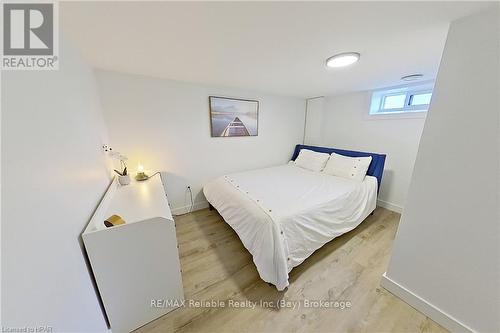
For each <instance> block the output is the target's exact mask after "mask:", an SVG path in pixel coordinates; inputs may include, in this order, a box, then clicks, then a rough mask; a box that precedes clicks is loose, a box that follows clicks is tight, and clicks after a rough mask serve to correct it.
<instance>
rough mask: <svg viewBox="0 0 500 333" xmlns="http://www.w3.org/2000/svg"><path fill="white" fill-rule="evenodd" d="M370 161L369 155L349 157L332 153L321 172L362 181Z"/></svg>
mask: <svg viewBox="0 0 500 333" xmlns="http://www.w3.org/2000/svg"><path fill="white" fill-rule="evenodd" d="M371 161H372V157H371V156H368V157H349V156H344V155H339V154H335V153H332V154H331V155H330V159H329V160H328V163H327V164H326V166H325V169H324V170H323V172H324V173H326V174H328V175H332V176H338V177H344V178H347V179H352V180H355V181H358V182H362V181H363V180H364V179H365V176H366V172H367V171H368V167H369V166H370V163H371Z"/></svg>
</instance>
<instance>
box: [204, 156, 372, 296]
mask: <svg viewBox="0 0 500 333" xmlns="http://www.w3.org/2000/svg"><path fill="white" fill-rule="evenodd" d="M203 193H204V194H205V197H206V198H207V200H208V202H210V204H212V206H214V207H215V208H216V209H217V211H218V212H219V213H220V215H221V216H222V217H223V218H224V220H225V221H226V222H227V223H228V224H229V225H230V226H231V227H232V228H233V229H234V230H235V231H236V233H237V234H238V236H239V237H240V239H241V241H242V242H243V245H244V246H245V247H246V248H247V249H248V251H250V253H251V254H252V256H253V261H254V263H255V265H256V266H257V270H258V272H259V275H260V277H261V278H262V280H264V281H266V282H270V283H272V284H274V285H275V286H276V287H277V288H278V290H283V289H285V288H286V287H287V286H288V273H289V272H290V271H291V270H292V268H293V267H295V266H297V265H299V264H300V263H301V262H302V261H304V260H305V259H306V258H307V257H309V256H310V255H311V254H312V253H313V252H314V251H315V250H317V249H318V248H320V247H321V246H323V245H324V244H326V243H328V242H329V241H331V240H332V239H334V238H335V237H337V236H339V235H342V234H343V233H346V232H348V231H350V230H352V229H354V228H355V227H356V226H358V225H359V224H360V223H361V222H362V221H363V220H364V219H365V218H366V217H367V216H368V215H369V214H370V213H371V212H372V211H373V210H374V209H375V206H376V198H377V179H376V178H375V177H371V176H367V177H366V178H365V180H364V181H363V182H362V183H359V182H355V181H352V180H348V179H344V178H340V177H335V176H330V175H325V174H322V173H319V172H312V171H308V170H305V169H302V168H299V167H296V166H294V165H293V164H288V165H283V166H278V167H273V168H266V169H258V170H253V171H248V172H242V173H235V174H231V175H227V176H223V177H220V178H217V179H215V180H213V181H212V182H210V183H208V184H207V185H206V186H205V187H204V188H203Z"/></svg>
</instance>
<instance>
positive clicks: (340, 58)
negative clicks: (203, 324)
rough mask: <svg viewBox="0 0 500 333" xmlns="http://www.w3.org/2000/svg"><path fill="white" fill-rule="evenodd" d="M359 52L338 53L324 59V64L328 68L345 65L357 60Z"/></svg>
mask: <svg viewBox="0 0 500 333" xmlns="http://www.w3.org/2000/svg"><path fill="white" fill-rule="evenodd" d="M359 57H360V54H359V53H357V52H345V53H339V54H336V55H334V56H333V57H330V58H328V59H326V66H327V67H330V68H339V67H346V66H349V65H352V64H354V63H355V62H358V60H359Z"/></svg>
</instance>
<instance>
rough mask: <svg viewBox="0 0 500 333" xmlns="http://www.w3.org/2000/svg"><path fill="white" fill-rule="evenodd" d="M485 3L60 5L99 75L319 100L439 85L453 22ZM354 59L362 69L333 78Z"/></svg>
mask: <svg viewBox="0 0 500 333" xmlns="http://www.w3.org/2000/svg"><path fill="white" fill-rule="evenodd" d="M488 5H489V4H487V3H478V2H441V3H436V2H413V3H408V2H350V3H348V2H314V3H307V2H289V3H286V2H274V3H265V2H252V3H251V2H232V3H230V2H226V3H220V2H218V3H214V2H211V3H210V2H204V3H200V2H196V3H193V2H184V3H180V2H62V3H61V5H60V26H61V31H62V33H63V34H64V35H66V36H69V38H70V39H71V40H73V42H74V43H75V44H76V45H78V46H79V47H80V48H81V50H82V52H83V54H84V56H85V57H86V59H87V60H88V61H89V62H90V63H91V64H92V65H93V66H95V67H98V68H103V69H108V70H115V71H120V72H127V73H134V74H142V75H148V76H154V77H162V78H168V79H173V80H179V81H187V82H197V83H203V84H212V85H220V86H228V87H237V88H245V89H250V90H257V91H265V92H271V93H277V94H283V95H292V96H299V97H311V96H318V95H332V94H338V93H345V92H349V91H357V90H366V89H373V88H377V87H383V86H389V85H394V84H399V83H401V82H400V80H399V78H400V77H401V76H403V75H406V74H412V73H423V74H424V75H425V76H424V79H429V78H434V77H435V75H436V72H437V68H438V65H439V61H440V58H441V53H442V50H443V47H444V43H445V39H446V34H447V30H448V26H449V22H450V21H452V20H453V19H456V18H459V17H463V16H466V15H469V14H471V13H473V12H476V11H479V10H481V9H483V8H485V7H486V6H488ZM346 51H356V52H360V53H361V59H360V61H359V63H357V64H355V65H353V66H351V67H348V68H343V69H336V70H334V69H326V68H325V65H324V63H325V59H326V58H328V57H329V56H331V55H333V54H336V53H340V52H346Z"/></svg>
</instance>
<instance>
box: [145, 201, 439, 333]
mask: <svg viewBox="0 0 500 333" xmlns="http://www.w3.org/2000/svg"><path fill="white" fill-rule="evenodd" d="M399 218H400V215H399V214H397V213H394V212H392V211H389V210H386V209H383V208H377V209H376V210H375V213H374V214H373V215H372V216H369V217H368V218H367V219H366V220H365V221H364V222H363V223H362V224H361V225H360V226H358V227H357V228H356V229H354V230H353V231H351V232H349V233H347V234H345V235H342V236H340V237H338V238H336V239H334V240H333V241H331V242H330V243H328V244H326V245H325V246H323V247H322V248H321V249H319V250H318V251H316V252H315V253H314V254H313V255H312V256H311V257H309V258H308V259H307V260H306V261H304V262H303V263H302V264H301V265H299V266H298V267H295V268H294V269H293V270H292V271H291V273H290V279H289V281H290V286H289V287H288V289H287V290H285V291H283V292H278V291H277V290H276V288H275V287H274V286H270V285H268V284H267V283H265V282H264V281H262V280H261V279H260V278H259V275H258V273H257V270H256V268H255V265H254V263H253V261H252V257H251V255H250V253H249V252H248V251H247V250H246V249H245V248H244V247H243V245H242V243H241V241H240V239H239V238H238V236H237V235H236V233H235V232H234V231H233V230H232V229H231V227H229V225H227V224H226V223H225V222H224V221H223V220H222V218H221V217H220V216H219V214H218V213H217V212H216V211H215V210H214V211H210V210H208V209H204V210H200V211H197V212H193V213H190V214H186V215H182V216H179V217H176V218H175V220H176V224H177V240H178V242H179V251H180V257H181V267H182V279H183V283H184V292H185V297H186V299H193V300H220V301H226V302H229V301H228V300H232V301H235V302H242V303H244V304H256V307H255V308H254V309H251V308H233V307H228V306H226V307H224V308H211V307H204V308H194V307H181V308H179V309H176V310H174V311H172V312H170V313H168V314H167V315H165V316H163V317H160V318H159V319H157V320H155V321H153V322H151V323H149V324H147V325H145V326H143V327H141V328H139V329H138V330H137V332H141V333H145V332H151V333H153V332H447V331H446V330H445V329H444V328H443V327H441V326H439V325H438V324H437V323H435V322H434V321H432V320H431V319H429V318H427V317H426V316H425V315H423V314H422V313H420V312H418V311H417V310H415V309H414V308H412V307H411V306H409V305H407V304H406V303H404V302H403V301H401V300H400V299H399V298H396V297H395V296H393V295H392V294H390V293H389V292H388V291H386V290H385V289H383V288H382V287H381V286H380V279H381V277H382V274H383V273H384V271H385V270H386V268H387V264H388V262H389V259H390V252H391V248H392V244H393V240H394V236H395V233H396V229H397V226H398V223H399ZM261 300H262V301H265V302H269V303H262V304H261V303H260V302H261ZM305 300H310V301H311V300H323V301H328V300H344V301H349V302H351V307H350V308H345V309H340V308H305V307H304V306H301V308H299V309H295V310H294V309H291V308H283V307H282V308H279V309H278V308H276V307H275V306H270V305H275V304H276V303H277V302H280V301H281V302H283V301H292V302H294V303H295V304H297V302H302V303H301V304H302V305H304V301H305ZM225 304H229V303H225Z"/></svg>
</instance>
